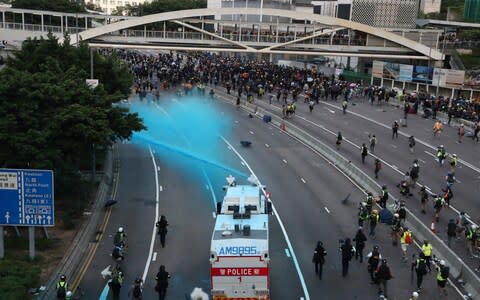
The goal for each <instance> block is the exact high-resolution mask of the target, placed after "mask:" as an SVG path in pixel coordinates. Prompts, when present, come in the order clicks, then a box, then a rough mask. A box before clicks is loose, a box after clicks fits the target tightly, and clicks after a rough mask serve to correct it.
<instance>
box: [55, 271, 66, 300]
mask: <svg viewBox="0 0 480 300" xmlns="http://www.w3.org/2000/svg"><path fill="white" fill-rule="evenodd" d="M67 288H68V287H67V277H66V276H65V275H62V276H60V280H59V281H58V282H57V299H59V300H60V299H61V300H65V299H66V298H67Z"/></svg>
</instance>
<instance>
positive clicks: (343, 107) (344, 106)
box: [342, 100, 348, 114]
mask: <svg viewBox="0 0 480 300" xmlns="http://www.w3.org/2000/svg"><path fill="white" fill-rule="evenodd" d="M347 107H348V101H347V100H343V102H342V111H343V114H346V113H347Z"/></svg>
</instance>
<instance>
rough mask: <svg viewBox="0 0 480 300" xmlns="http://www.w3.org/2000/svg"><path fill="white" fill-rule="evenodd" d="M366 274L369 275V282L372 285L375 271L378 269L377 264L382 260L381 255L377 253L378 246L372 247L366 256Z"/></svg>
mask: <svg viewBox="0 0 480 300" xmlns="http://www.w3.org/2000/svg"><path fill="white" fill-rule="evenodd" d="M367 257H368V267H367V270H368V273H370V280H371V282H370V283H372V284H374V283H375V276H374V274H375V270H376V269H377V267H378V264H379V263H380V259H382V255H381V254H380V252H379V251H378V246H373V250H372V252H370V253H369V254H368V255H367Z"/></svg>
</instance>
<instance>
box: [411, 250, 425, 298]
mask: <svg viewBox="0 0 480 300" xmlns="http://www.w3.org/2000/svg"><path fill="white" fill-rule="evenodd" d="M414 270H415V273H416V274H417V290H418V291H420V290H421V288H422V282H423V276H425V275H427V273H428V272H427V261H426V260H425V255H424V254H423V253H422V252H420V255H419V258H418V259H417V260H414V261H413V263H412V270H411V271H412V272H413V271H414Z"/></svg>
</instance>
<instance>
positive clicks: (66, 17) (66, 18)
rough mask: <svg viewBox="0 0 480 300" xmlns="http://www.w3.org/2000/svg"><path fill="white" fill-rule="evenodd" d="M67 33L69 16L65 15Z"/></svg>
mask: <svg viewBox="0 0 480 300" xmlns="http://www.w3.org/2000/svg"><path fill="white" fill-rule="evenodd" d="M65 31H66V32H68V15H65Z"/></svg>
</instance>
